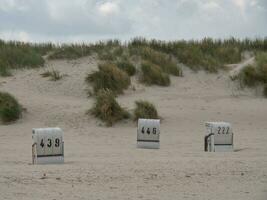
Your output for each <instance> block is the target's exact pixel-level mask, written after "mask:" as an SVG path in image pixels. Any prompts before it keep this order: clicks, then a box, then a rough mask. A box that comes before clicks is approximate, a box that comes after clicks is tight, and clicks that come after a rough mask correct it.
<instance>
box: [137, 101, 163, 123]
mask: <svg viewBox="0 0 267 200" xmlns="http://www.w3.org/2000/svg"><path fill="white" fill-rule="evenodd" d="M135 105H136V107H135V109H134V120H135V121H137V120H138V119H139V118H144V119H159V116H158V111H157V109H156V107H155V106H154V105H153V104H152V103H150V102H148V101H136V102H135Z"/></svg>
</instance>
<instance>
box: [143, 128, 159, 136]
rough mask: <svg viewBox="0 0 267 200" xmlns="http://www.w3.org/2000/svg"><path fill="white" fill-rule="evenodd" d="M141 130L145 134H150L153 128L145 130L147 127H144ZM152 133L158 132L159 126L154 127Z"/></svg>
mask: <svg viewBox="0 0 267 200" xmlns="http://www.w3.org/2000/svg"><path fill="white" fill-rule="evenodd" d="M141 132H142V133H143V134H145V133H147V134H148V135H149V134H150V133H151V130H150V128H147V129H146V130H145V127H142V130H141ZM152 133H153V134H157V128H153V129H152Z"/></svg>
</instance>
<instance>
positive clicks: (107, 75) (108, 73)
mask: <svg viewBox="0 0 267 200" xmlns="http://www.w3.org/2000/svg"><path fill="white" fill-rule="evenodd" d="M98 68H99V71H96V72H94V73H91V74H88V76H87V77H86V81H87V82H88V83H91V84H92V85H93V89H94V92H95V93H97V92H98V91H99V90H101V89H109V90H111V91H113V92H114V93H115V94H122V93H123V90H124V89H127V88H128V87H129V85H130V84H131V80H130V77H129V76H128V74H127V73H126V72H124V71H123V70H121V69H119V68H118V67H117V66H116V65H115V64H113V63H103V64H100V65H99V66H98Z"/></svg>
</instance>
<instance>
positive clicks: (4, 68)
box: [0, 60, 12, 77]
mask: <svg viewBox="0 0 267 200" xmlns="http://www.w3.org/2000/svg"><path fill="white" fill-rule="evenodd" d="M11 75H12V74H11V72H10V69H9V68H8V65H7V63H5V62H4V61H2V60H0V76H3V77H6V76H11Z"/></svg>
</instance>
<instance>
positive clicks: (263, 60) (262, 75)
mask: <svg viewBox="0 0 267 200" xmlns="http://www.w3.org/2000/svg"><path fill="white" fill-rule="evenodd" d="M255 59H256V64H257V66H256V68H257V73H258V76H259V79H260V81H261V82H263V83H267V52H259V53H257V54H256V58H255Z"/></svg>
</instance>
